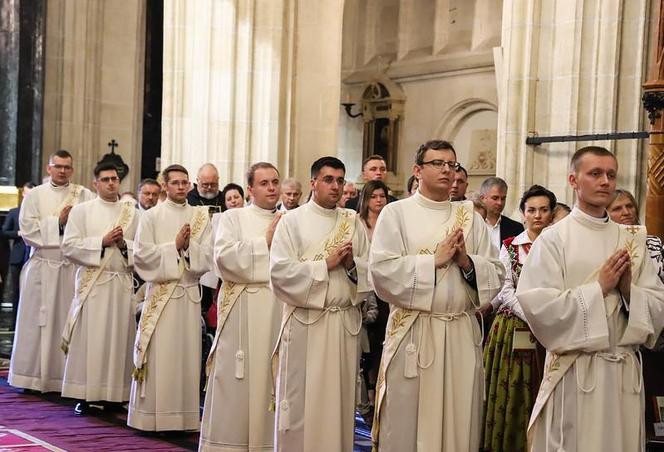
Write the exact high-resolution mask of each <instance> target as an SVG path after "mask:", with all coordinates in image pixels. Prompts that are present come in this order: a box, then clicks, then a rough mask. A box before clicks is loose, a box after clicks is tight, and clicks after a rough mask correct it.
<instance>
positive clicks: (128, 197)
mask: <svg viewBox="0 0 664 452" xmlns="http://www.w3.org/2000/svg"><path fill="white" fill-rule="evenodd" d="M120 202H130V203H132V205H133V206H134V207H137V206H138V200H137V199H136V195H135V194H133V193H132V192H130V191H125V192H123V193H121V194H120Z"/></svg>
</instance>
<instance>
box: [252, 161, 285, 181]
mask: <svg viewBox="0 0 664 452" xmlns="http://www.w3.org/2000/svg"><path fill="white" fill-rule="evenodd" d="M258 169H273V170H275V171H276V172H277V175H278V176H279V175H280V174H279V170H278V169H277V167H276V166H274V165H273V164H272V163H269V162H258V163H254V164H253V165H251V166H250V167H249V169H248V170H247V185H248V186H249V187H253V186H254V176H255V175H256V170H258Z"/></svg>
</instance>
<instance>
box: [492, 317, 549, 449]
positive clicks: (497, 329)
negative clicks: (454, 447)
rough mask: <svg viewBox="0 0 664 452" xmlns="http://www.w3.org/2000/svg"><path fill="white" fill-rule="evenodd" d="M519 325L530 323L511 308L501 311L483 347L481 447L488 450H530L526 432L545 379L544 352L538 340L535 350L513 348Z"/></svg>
mask: <svg viewBox="0 0 664 452" xmlns="http://www.w3.org/2000/svg"><path fill="white" fill-rule="evenodd" d="M517 328H518V329H522V328H525V329H527V328H528V325H527V324H526V323H525V322H524V321H523V320H521V319H519V318H518V317H517V316H515V315H514V314H512V312H511V311H509V310H500V311H499V312H498V314H497V315H496V318H495V319H494V321H493V325H492V327H491V331H490V332H489V338H488V341H487V344H486V347H485V348H484V371H485V378H486V389H485V390H486V400H485V402H484V416H485V417H484V433H483V440H482V448H483V450H484V451H486V452H503V451H505V452H521V451H526V450H527V439H526V431H527V429H528V420H529V418H530V413H531V411H532V409H533V405H534V403H535V399H536V398H537V391H538V389H539V385H540V383H541V381H542V372H543V369H544V356H545V351H544V349H543V348H542V346H541V345H540V344H539V343H536V345H537V348H536V349H534V350H513V348H512V345H513V344H512V342H513V337H514V331H515V330H516V329H517ZM533 340H534V338H533Z"/></svg>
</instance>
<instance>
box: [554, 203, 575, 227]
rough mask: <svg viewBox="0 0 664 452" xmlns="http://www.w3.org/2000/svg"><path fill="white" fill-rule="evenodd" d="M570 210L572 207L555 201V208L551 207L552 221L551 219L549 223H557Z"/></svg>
mask: <svg viewBox="0 0 664 452" xmlns="http://www.w3.org/2000/svg"><path fill="white" fill-rule="evenodd" d="M571 212H572V209H570V208H569V206H568V205H567V204H564V203H562V202H558V203H556V208H555V209H553V221H551V224H556V223H558V222H559V221H560V220H562V219H563V218H565V217H566V216H567V215H569V214H570V213H571Z"/></svg>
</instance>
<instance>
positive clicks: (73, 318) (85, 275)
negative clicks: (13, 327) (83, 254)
mask: <svg viewBox="0 0 664 452" xmlns="http://www.w3.org/2000/svg"><path fill="white" fill-rule="evenodd" d="M135 214H136V208H135V207H134V206H133V204H132V203H130V202H123V203H122V208H121V210H120V216H119V217H118V219H117V221H116V222H115V224H114V225H113V227H112V228H111V229H114V228H116V227H118V226H120V227H121V228H122V230H123V231H124V230H126V229H127V226H129V225H130V224H131V222H132V221H133V220H134V215H135ZM116 250H117V247H111V248H109V249H107V250H106V253H105V256H104V258H103V259H102V260H101V262H100V264H99V267H85V270H83V271H82V274H81V278H80V279H79V281H78V288H77V289H76V293H75V294H74V299H73V300H72V302H71V306H70V307H69V314H68V315H67V323H65V328H64V330H63V332H62V342H61V343H60V348H61V349H62V351H63V352H65V355H66V354H67V353H69V344H70V343H71V335H72V333H73V332H74V326H75V325H76V322H77V321H78V318H79V317H80V315H81V310H82V309H83V305H84V304H85V301H86V300H87V299H88V295H90V292H91V291H92V288H93V287H94V285H95V283H96V282H97V279H98V278H99V276H100V275H101V274H102V272H103V271H104V269H105V268H106V265H107V264H108V262H109V261H110V259H111V256H113V253H115V251H116Z"/></svg>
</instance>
